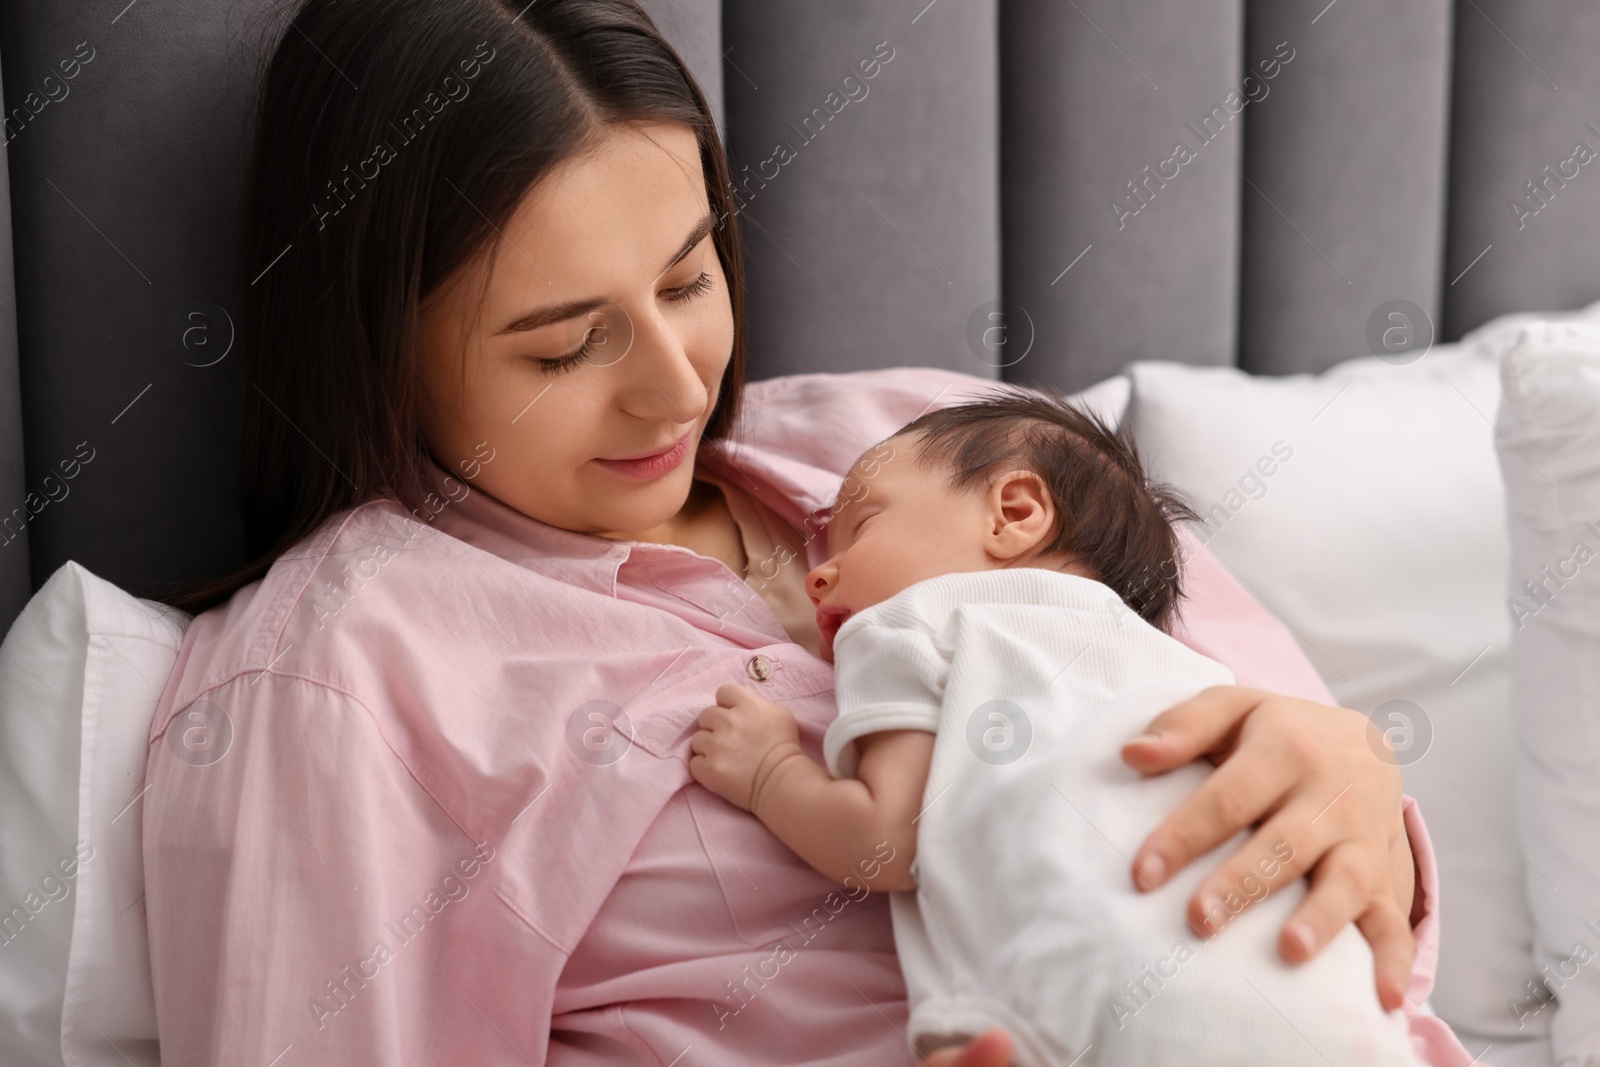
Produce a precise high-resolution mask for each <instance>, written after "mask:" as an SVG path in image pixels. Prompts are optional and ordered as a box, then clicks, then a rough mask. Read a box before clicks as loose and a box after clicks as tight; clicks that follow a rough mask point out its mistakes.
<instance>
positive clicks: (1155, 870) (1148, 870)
mask: <svg viewBox="0 0 1600 1067" xmlns="http://www.w3.org/2000/svg"><path fill="white" fill-rule="evenodd" d="M1138 873H1139V876H1140V878H1141V879H1142V880H1143V882H1144V885H1142V886H1140V888H1141V889H1147V890H1148V889H1160V888H1161V883H1163V882H1165V881H1166V880H1167V861H1166V860H1164V859H1162V858H1161V857H1160V856H1151V857H1150V858H1149V859H1147V860H1145V861H1144V862H1143V863H1141V864H1139V867H1138Z"/></svg>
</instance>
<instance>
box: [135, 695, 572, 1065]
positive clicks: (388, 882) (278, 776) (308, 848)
mask: <svg viewBox="0 0 1600 1067" xmlns="http://www.w3.org/2000/svg"><path fill="white" fill-rule="evenodd" d="M158 721H159V720H158ZM147 780H148V793H147V794H146V796H145V797H144V804H145V809H144V857H145V883H146V900H145V907H146V911H147V915H148V919H149V930H150V944H151V970H152V978H153V982H154V990H155V1001H156V1011H157V1019H158V1025H159V1031H160V1034H161V1058H162V1063H163V1064H165V1065H166V1067H188V1065H200V1064H214V1063H223V1062H227V1063H261V1064H266V1063H271V1062H273V1061H274V1060H275V1058H277V1057H280V1056H283V1055H284V1054H285V1053H286V1051H287V1050H289V1049H292V1050H293V1051H292V1053H290V1055H291V1056H292V1060H291V1059H285V1060H284V1062H293V1063H299V1064H329V1065H334V1064H351V1063H384V1064H432V1063H441V1062H461V1063H486V1064H506V1065H510V1064H528V1063H535V1064H537V1063H543V1062H544V1059H545V1055H546V1045H547V1042H548V1033H549V1021H550V1014H551V1004H552V998H553V993H554V983H555V979H556V977H557V975H558V974H559V969H560V961H559V960H558V959H555V958H554V957H551V956H549V955H548V954H546V955H544V956H541V954H540V948H541V944H542V943H541V942H539V941H538V939H537V938H533V937H529V936H527V934H526V933H525V932H524V933H522V934H520V935H517V934H514V933H513V931H512V930H510V929H508V928H507V916H508V915H509V910H508V909H507V908H506V907H504V906H503V905H502V904H501V903H500V902H499V901H498V900H497V899H495V898H496V889H495V888H494V883H495V881H496V877H497V872H498V871H499V870H500V869H502V868H503V867H504V866H505V865H506V860H505V858H504V857H502V856H500V855H499V853H498V852H497V850H496V845H497V842H491V841H486V840H482V839H477V835H474V834H472V833H469V832H468V831H467V830H465V829H464V828H463V827H461V826H460V825H458V824H457V823H456V822H455V821H454V820H453V819H452V818H451V817H450V816H449V815H448V814H447V813H446V812H445V811H444V810H443V809H442V808H441V807H440V805H439V804H438V803H437V802H436V801H435V800H434V798H433V797H432V796H431V795H430V794H429V791H428V789H427V788H426V787H425V784H424V782H423V781H419V779H418V778H417V777H415V776H414V775H413V774H412V773H411V771H410V770H409V769H408V768H407V767H406V766H405V765H404V764H403V763H402V761H401V760H400V759H399V757H397V756H396V755H395V753H394V751H393V749H391V747H390V745H389V744H388V743H387V740H386V738H385V737H384V736H383V733H382V730H381V728H380V726H379V720H378V719H377V718H375V717H374V715H373V714H372V713H371V711H370V710H369V709H368V708H367V707H366V706H365V705H363V704H362V703H361V702H360V701H358V700H356V699H355V698H354V697H352V696H350V695H348V694H345V693H343V692H340V691H337V690H335V689H333V688H330V687H328V686H326V685H322V684H319V683H316V682H312V681H308V680H306V679H302V678H296V677H291V676H285V675H279V674H273V673H262V672H252V673H251V674H250V675H248V676H246V677H240V678H236V679H234V680H232V681H230V682H228V683H226V684H224V685H222V686H219V687H217V688H215V689H213V690H210V691H208V692H207V693H206V694H204V695H203V696H202V697H200V698H199V699H196V700H192V701H190V702H189V703H188V704H187V705H186V706H185V707H183V708H181V709H178V710H177V713H176V714H174V715H172V716H171V719H170V721H168V722H167V723H166V725H165V727H164V729H162V730H161V731H160V732H159V733H157V734H156V735H155V736H154V737H153V738H152V741H151V748H150V754H149V765H148V771H147ZM513 990H514V992H515V995H516V1002H515V1004H514V1005H508V1004H507V1003H506V1002H505V997H506V996H508V995H509V993H510V992H511V991H513ZM491 1019H493V1020H494V1022H492V1023H491V1022H490V1021H489V1020H491Z"/></svg>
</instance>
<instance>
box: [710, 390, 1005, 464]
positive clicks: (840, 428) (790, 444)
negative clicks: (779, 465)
mask: <svg viewBox="0 0 1600 1067" xmlns="http://www.w3.org/2000/svg"><path fill="white" fill-rule="evenodd" d="M994 384H995V382H994V381H993V380H992V379H989V378H979V377H975V376H974V375H971V374H963V373H962V372H960V371H953V370H944V369H942V368H939V367H889V368H885V369H881V370H862V371H849V372H845V373H837V374H832V373H829V374H789V375H784V376H782V377H777V378H765V379H762V380H760V381H753V382H750V383H748V384H747V385H746V386H745V391H744V396H743V398H742V401H741V404H742V408H743V411H742V414H741V417H740V419H739V425H738V428H737V429H736V430H735V432H734V434H733V435H732V440H731V444H733V445H734V447H735V448H737V449H741V450H747V451H748V450H756V451H761V452H766V453H769V454H771V455H773V456H776V457H782V458H784V459H789V460H795V461H800V462H803V463H806V464H809V465H811V466H814V467H820V468H822V469H825V470H828V471H831V472H833V473H834V474H838V475H843V474H844V472H845V471H847V470H849V469H850V464H851V463H853V462H855V460H856V458H857V457H858V456H860V455H861V453H862V452H863V451H865V450H866V449H867V448H868V447H869V446H871V445H872V444H873V443H875V442H877V441H881V440H882V439H883V438H885V437H888V436H889V435H890V434H892V433H894V432H895V431H896V430H898V429H899V428H900V427H902V426H904V425H905V424H906V423H908V422H910V421H911V420H912V419H914V418H916V417H917V416H918V415H921V414H922V413H923V412H925V411H930V410H933V409H934V408H939V407H948V406H949V405H951V404H955V403H958V402H960V401H961V400H964V399H971V398H972V397H973V396H976V395H978V394H980V393H982V392H984V391H986V390H987V389H990V388H992V387H993V386H994Z"/></svg>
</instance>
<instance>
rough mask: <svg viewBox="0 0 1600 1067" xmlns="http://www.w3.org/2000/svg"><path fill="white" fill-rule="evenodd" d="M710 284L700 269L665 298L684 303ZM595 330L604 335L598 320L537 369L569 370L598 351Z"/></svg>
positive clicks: (600, 343) (709, 287)
mask: <svg viewBox="0 0 1600 1067" xmlns="http://www.w3.org/2000/svg"><path fill="white" fill-rule="evenodd" d="M711 285H712V280H711V275H709V274H707V273H706V272H705V271H701V272H700V276H699V277H698V278H696V279H695V280H694V281H692V282H690V283H689V284H688V285H682V286H679V287H678V288H676V289H668V290H667V291H666V296H665V299H667V300H669V301H671V302H672V303H674V304H682V303H686V302H688V301H690V300H693V299H695V298H696V297H700V296H704V295H705V294H707V293H709V292H710V291H711ZM596 332H599V333H600V334H601V336H602V337H603V336H604V335H605V326H604V325H603V324H602V323H598V322H597V323H595V324H594V325H592V326H590V327H589V329H587V330H585V331H584V334H583V343H582V344H581V345H579V346H578V347H577V349H576V350H574V351H572V352H569V353H567V354H566V355H564V356H556V357H554V358H551V359H541V360H539V369H540V370H542V371H544V372H545V373H547V374H555V373H558V372H560V371H564V370H571V369H572V368H574V367H576V366H577V365H578V364H580V363H582V362H583V361H584V360H586V359H588V358H589V357H590V356H592V355H594V354H595V352H596V351H598V350H599V348H600V347H601V346H602V345H603V344H605V342H604V341H596V340H595V334H596Z"/></svg>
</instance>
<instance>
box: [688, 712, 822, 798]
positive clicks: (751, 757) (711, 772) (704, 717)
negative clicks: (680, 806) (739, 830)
mask: <svg viewBox="0 0 1600 1067" xmlns="http://www.w3.org/2000/svg"><path fill="white" fill-rule="evenodd" d="M699 723H700V730H699V732H697V733H696V734H695V735H694V737H692V738H690V740H689V749H690V751H691V752H692V753H693V755H691V756H690V757H689V773H690V774H692V775H694V778H695V781H697V782H699V783H700V784H701V785H703V786H705V787H706V788H707V789H709V790H711V791H712V792H713V793H715V794H717V796H719V797H721V798H723V799H724V800H726V801H728V802H729V803H730V804H734V805H737V806H738V807H741V808H743V809H744V810H745V811H748V812H752V813H755V814H758V815H759V812H756V802H757V800H758V799H759V798H760V796H761V788H762V786H763V785H764V784H766V781H767V778H768V776H769V775H771V774H772V771H773V770H774V768H776V767H777V766H778V764H780V763H782V762H783V761H784V760H786V759H788V758H789V757H790V756H794V755H803V754H804V751H803V750H802V749H801V748H800V728H799V727H798V726H796V725H795V721H794V714H793V713H792V712H791V711H790V710H789V709H788V708H786V707H784V706H783V705H781V704H774V703H773V702H772V701H770V700H768V699H767V698H766V697H764V696H761V695H760V694H759V693H756V692H755V691H753V690H751V689H747V688H745V687H744V686H742V685H735V684H733V683H732V682H729V683H728V684H727V685H724V686H722V687H720V688H719V689H718V690H717V702H716V703H715V704H712V705H711V706H710V707H707V708H706V709H705V710H703V711H702V712H700V718H699Z"/></svg>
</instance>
